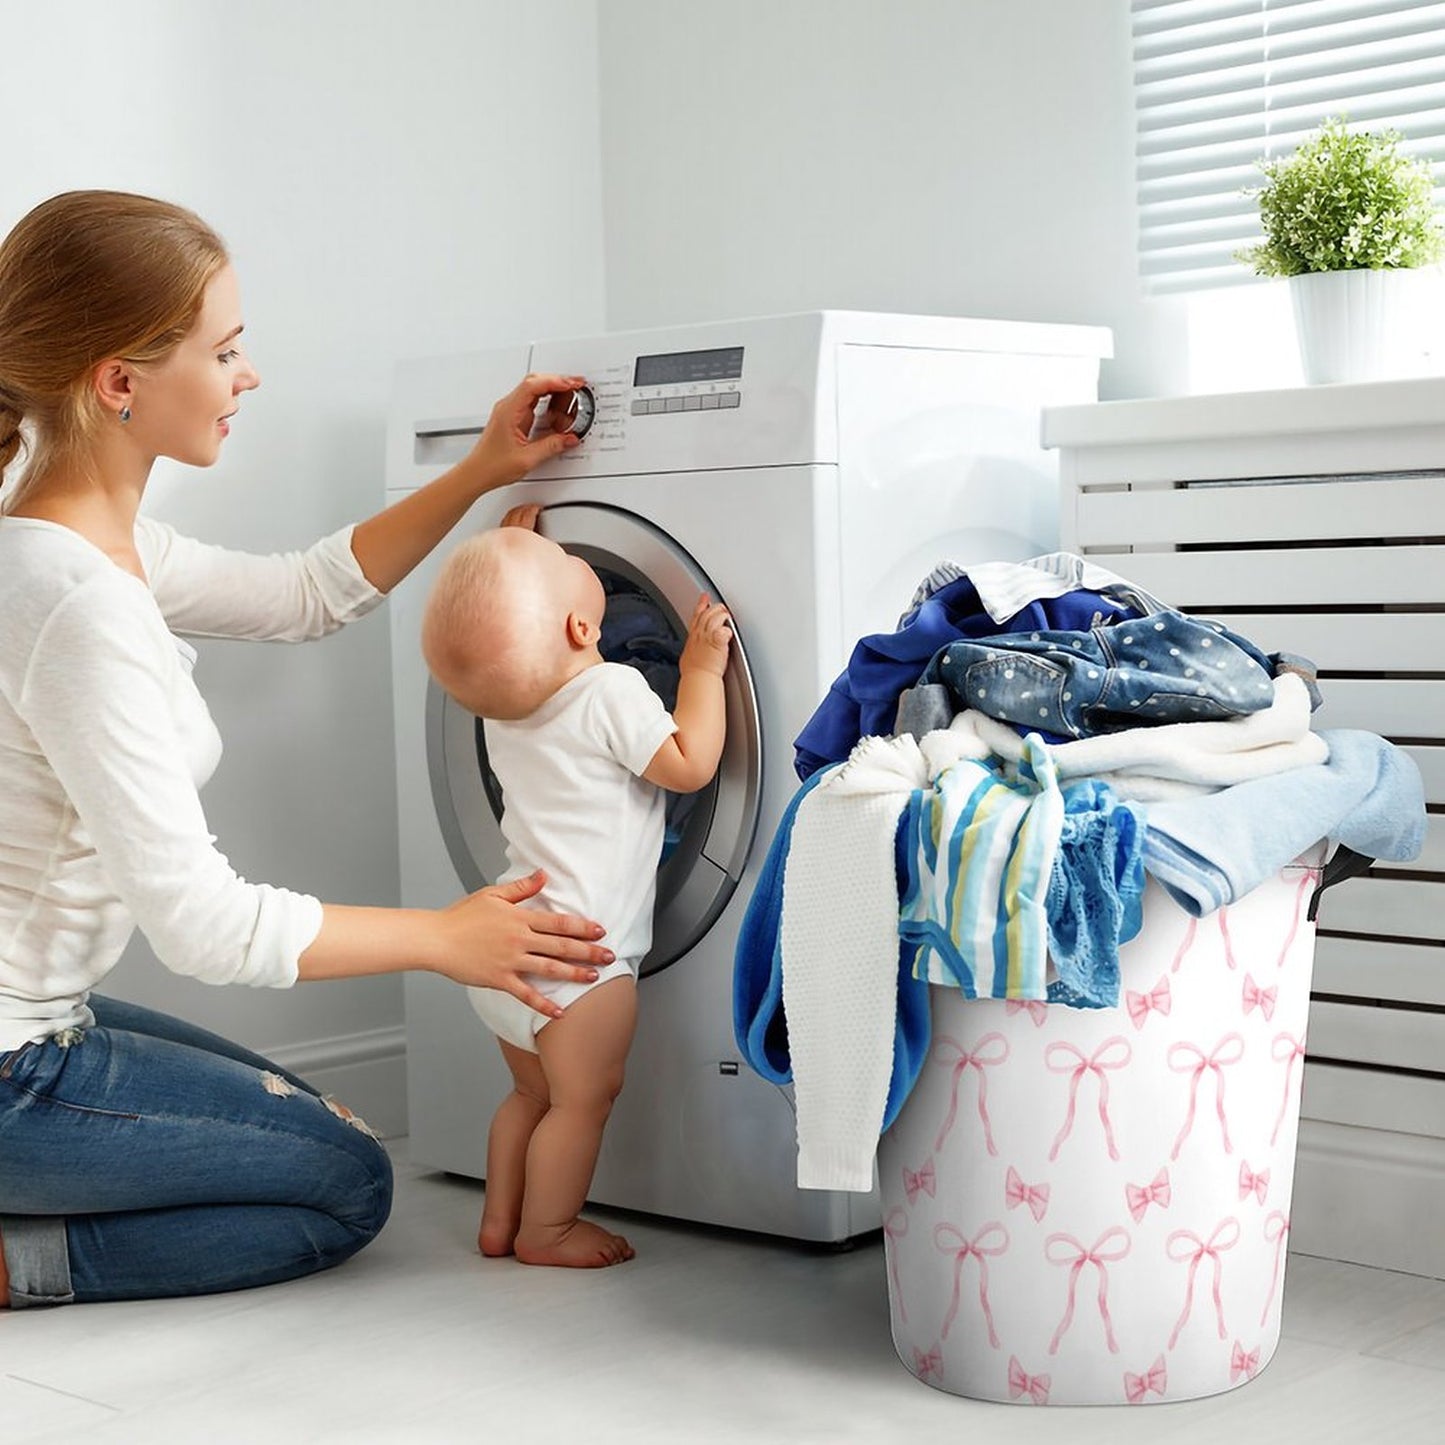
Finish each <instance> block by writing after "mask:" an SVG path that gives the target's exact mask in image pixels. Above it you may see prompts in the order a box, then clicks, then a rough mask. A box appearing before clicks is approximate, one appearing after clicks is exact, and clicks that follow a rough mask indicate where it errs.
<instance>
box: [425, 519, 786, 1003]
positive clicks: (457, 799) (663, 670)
mask: <svg viewBox="0 0 1445 1445" xmlns="http://www.w3.org/2000/svg"><path fill="white" fill-rule="evenodd" d="M539 530H540V531H542V532H543V534H544V535H546V536H548V537H550V538H551V539H552V540H553V541H555V542H557V543H559V544H560V545H561V546H563V547H564V548H566V550H567V551H568V552H572V553H574V554H576V555H577V556H580V557H582V558H584V559H585V560H586V561H587V562H588V564H589V565H590V566H591V567H592V568H593V570H594V571H595V572H596V573H597V575H598V576H599V577H600V578H601V579H602V584H603V588H604V590H605V591H606V592H607V596H608V602H607V612H606V615H605V616H604V618H603V622H602V644H601V645H602V653H603V656H604V658H606V659H607V660H608V661H612V662H626V663H630V664H631V665H633V666H636V667H638V668H639V670H640V671H641V672H642V673H643V675H644V676H645V677H646V678H647V680H648V682H649V683H650V684H651V685H652V687H653V689H654V691H656V692H657V693H658V695H659V696H660V697H661V698H662V700H663V703H664V704H665V705H666V706H667V708H668V710H669V711H671V709H672V707H673V704H674V702H675V694H676V687H677V666H676V663H677V658H678V655H679V654H680V653H681V651H682V644H683V641H684V639H685V638H686V636H687V626H686V621H685V619H686V618H688V617H690V616H691V615H692V609H693V605H694V603H695V602H696V601H697V597H698V594H699V593H700V592H706V593H708V594H709V595H710V596H711V597H713V598H714V599H715V600H717V601H721V602H723V603H726V601H727V598H725V597H720V596H719V595H718V590H717V588H716V587H714V586H713V584H712V583H711V582H710V581H709V579H708V578H707V576H706V574H705V573H704V572H703V571H702V569H701V568H700V567H699V566H698V565H697V563H696V562H694V561H693V559H692V558H691V557H690V556H689V555H688V554H687V553H686V552H685V551H684V550H683V548H682V547H681V546H680V545H679V544H678V543H677V542H676V541H674V540H673V539H672V538H670V537H669V536H667V535H666V534H665V533H664V532H661V531H659V530H658V528H656V527H655V526H653V525H652V523H650V522H648V521H647V520H646V519H645V518H642V517H639V516H637V515H636V514H635V513H632V512H627V511H623V510H621V509H619V508H616V507H608V506H602V505H599V504H595V503H589V502H563V503H559V504H558V505H555V506H550V507H548V508H547V509H546V510H545V511H544V512H543V513H542V518H541V522H540V527H539ZM733 631H734V635H733V643H732V647H731V649H730V656H729V660H728V668H727V673H726V675H725V677H724V678H723V691H724V695H725V697H726V699H727V740H726V743H725V744H724V747H723V754H722V761H721V763H720V764H719V766H718V771H717V775H716V777H714V779H713V781H712V782H711V783H709V784H708V786H707V787H706V788H704V789H702V790H701V791H700V792H697V793H692V794H686V795H683V794H669V795H668V809H667V834H666V839H665V842H664V845H663V855H662V860H661V863H660V864H659V868H658V876H657V905H656V911H655V913H654V916H653V926H652V948H651V950H650V951H649V953H648V955H647V957H646V958H645V959H644V960H643V962H642V969H641V971H642V974H643V976H644V977H645V976H646V975H648V974H651V973H657V972H658V971H660V970H661V969H664V968H666V967H667V966H668V965H669V964H671V963H674V962H676V961H677V960H678V959H679V958H681V957H682V956H683V955H684V954H686V953H687V951H688V950H689V949H690V948H691V947H692V946H693V944H695V943H696V942H697V941H698V939H700V938H701V937H702V936H703V934H705V933H706V932H707V931H708V929H709V928H711V927H712V925H713V923H714V922H715V921H716V919H717V918H718V915H719V914H721V912H722V910H723V908H724V906H725V905H726V904H727V901H728V899H729V898H730V897H731V896H732V892H733V890H734V889H735V888H736V887H737V885H738V880H739V879H740V878H741V877H742V872H743V866H744V864H745V863H746V861H747V857H748V852H749V850H750V849H751V847H752V844H753V837H754V834H755V833H756V831H757V821H758V808H759V804H760V801H761V796H762V757H763V749H762V735H761V726H760V723H759V719H758V708H757V701H756V697H755V694H754V690H753V678H752V672H751V670H750V669H749V667H748V659H747V650H746V647H745V645H744V642H743V639H742V638H741V637H739V636H738V635H737V628H736V625H734V630H733ZM426 735H427V762H428V768H429V771H430V774H431V788H432V799H433V802H434V803H435V806H436V813H437V821H438V823H439V824H440V826H441V831H442V835H443V837H444V838H445V840H446V845H447V851H448V852H449V853H450V854H451V859H452V863H453V865H454V866H455V868H456V870H457V876H458V877H459V878H460V879H461V881H462V883H463V885H464V886H465V887H466V888H468V889H476V888H481V887H484V886H485V885H487V884H489V883H492V882H495V881H496V879H497V878H499V877H500V876H501V875H502V873H503V871H504V870H505V868H506V866H507V856H506V845H505V843H504V841H503V838H502V830H501V825H500V821H499V820H500V818H501V815H502V806H503V799H502V796H501V790H500V787H499V786H498V784H497V781H496V778H495V776H494V775H493V773H492V771H491V768H490V767H489V766H488V764H487V748H486V737H485V734H484V732H483V729H482V724H481V722H480V721H479V720H478V719H477V718H475V717H473V716H472V714H471V713H469V712H467V711H466V709H464V708H462V707H460V706H459V705H458V704H457V703H456V702H454V701H453V700H452V699H451V698H450V697H448V696H447V694H446V693H445V692H443V691H442V690H441V688H439V687H438V686H437V685H436V683H435V682H431V681H429V682H428V685H427V726H426Z"/></svg>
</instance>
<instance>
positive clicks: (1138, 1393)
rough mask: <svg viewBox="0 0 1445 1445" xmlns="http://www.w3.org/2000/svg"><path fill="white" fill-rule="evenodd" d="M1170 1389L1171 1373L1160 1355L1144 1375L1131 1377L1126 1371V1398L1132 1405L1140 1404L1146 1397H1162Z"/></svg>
mask: <svg viewBox="0 0 1445 1445" xmlns="http://www.w3.org/2000/svg"><path fill="white" fill-rule="evenodd" d="M1168 1388H1169V1371H1168V1369H1167V1367H1166V1366H1165V1364H1164V1356H1163V1355H1160V1356H1159V1358H1158V1359H1157V1360H1155V1361H1154V1363H1153V1364H1152V1365H1150V1366H1149V1368H1148V1369H1147V1370H1145V1371H1144V1373H1143V1374H1142V1375H1131V1374H1130V1373H1129V1372H1128V1371H1127V1370H1125V1371H1124V1398H1125V1399H1126V1400H1128V1402H1129V1403H1130V1404H1131V1405H1137V1404H1139V1403H1140V1402H1141V1401H1142V1400H1143V1399H1144V1396H1145V1395H1160V1396H1162V1395H1163V1394H1164V1392H1165V1390H1167V1389H1168Z"/></svg>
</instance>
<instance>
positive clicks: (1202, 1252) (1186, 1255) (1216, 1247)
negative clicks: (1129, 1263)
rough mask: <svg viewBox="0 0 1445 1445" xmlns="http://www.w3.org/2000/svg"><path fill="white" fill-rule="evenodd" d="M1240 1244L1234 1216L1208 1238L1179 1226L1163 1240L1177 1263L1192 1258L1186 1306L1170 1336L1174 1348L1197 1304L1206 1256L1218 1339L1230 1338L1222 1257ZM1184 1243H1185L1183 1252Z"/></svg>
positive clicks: (1187, 1284)
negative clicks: (1197, 1283)
mask: <svg viewBox="0 0 1445 1445" xmlns="http://www.w3.org/2000/svg"><path fill="white" fill-rule="evenodd" d="M1238 1243H1239V1221H1238V1220H1237V1219H1235V1218H1234V1216H1233V1215H1231V1216H1230V1217H1229V1218H1228V1219H1224V1220H1221V1221H1220V1223H1219V1224H1218V1225H1217V1226H1216V1228H1215V1230H1214V1233H1213V1234H1211V1235H1210V1236H1209V1239H1208V1240H1207V1241H1206V1240H1202V1239H1200V1237H1199V1236H1198V1235H1197V1234H1191V1233H1190V1232H1189V1231H1188V1230H1187V1229H1176V1230H1175V1231H1174V1233H1173V1234H1171V1235H1170V1236H1169V1238H1168V1239H1166V1240H1165V1241H1164V1249H1165V1252H1166V1253H1167V1254H1168V1256H1169V1258H1170V1259H1172V1260H1173V1261H1174V1262H1175V1263H1176V1264H1183V1263H1184V1261H1185V1260H1188V1261H1189V1277H1188V1279H1187V1280H1186V1281H1185V1284H1184V1308H1183V1310H1181V1311H1180V1314H1179V1318H1178V1320H1176V1321H1175V1324H1174V1329H1173V1331H1172V1332H1171V1333H1170V1336H1169V1348H1170V1349H1171V1350H1172V1349H1173V1348H1174V1346H1175V1345H1177V1344H1178V1343H1179V1335H1180V1332H1181V1331H1182V1330H1183V1329H1184V1326H1185V1325H1186V1324H1187V1323H1188V1322H1189V1312H1190V1310H1191V1309H1192V1308H1193V1307H1194V1277H1195V1275H1196V1274H1198V1273H1199V1266H1200V1264H1201V1263H1202V1262H1203V1261H1204V1260H1206V1259H1207V1260H1209V1262H1210V1264H1211V1265H1213V1267H1214V1291H1213V1293H1214V1312H1215V1315H1216V1316H1217V1317H1218V1321H1219V1338H1220V1339H1221V1340H1222V1339H1225V1338H1227V1333H1228V1332H1227V1331H1226V1330H1225V1327H1224V1303H1223V1301H1222V1299H1221V1297H1220V1286H1221V1285H1222V1284H1223V1274H1224V1262H1223V1260H1221V1259H1220V1257H1219V1256H1220V1254H1221V1253H1222V1252H1223V1251H1224V1250H1226V1249H1233V1248H1234V1246H1235V1245H1236V1244H1238ZM1181 1245H1182V1246H1183V1250H1182V1252H1181V1249H1180V1246H1181Z"/></svg>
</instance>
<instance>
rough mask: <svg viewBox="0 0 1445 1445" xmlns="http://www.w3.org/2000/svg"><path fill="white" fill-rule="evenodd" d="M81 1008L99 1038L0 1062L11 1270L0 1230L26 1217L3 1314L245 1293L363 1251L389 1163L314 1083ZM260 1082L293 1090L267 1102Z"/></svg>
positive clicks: (2, 1177) (97, 1001)
mask: <svg viewBox="0 0 1445 1445" xmlns="http://www.w3.org/2000/svg"><path fill="white" fill-rule="evenodd" d="M90 1007H91V1010H92V1011H93V1013H94V1014H95V1026H94V1027H92V1028H89V1029H84V1030H71V1031H69V1032H68V1033H66V1034H61V1035H58V1036H56V1037H54V1038H50V1039H47V1040H45V1041H44V1042H42V1043H35V1044H26V1045H24V1046H22V1047H21V1048H18V1049H13V1050H11V1051H10V1052H8V1053H0V1232H4V1233H5V1234H6V1255H7V1258H8V1257H10V1253H11V1244H12V1241H11V1238H10V1233H9V1231H8V1229H7V1224H8V1220H9V1219H10V1218H14V1217H24V1218H25V1219H26V1227H25V1228H24V1229H23V1230H19V1231H16V1234H17V1235H18V1237H19V1239H20V1240H21V1241H22V1243H21V1248H22V1249H23V1250H24V1254H23V1257H22V1258H20V1259H19V1260H17V1261H16V1263H17V1264H18V1265H19V1271H18V1273H19V1275H20V1278H21V1280H22V1281H23V1285H24V1291H25V1294H26V1296H27V1297H26V1298H22V1299H17V1300H16V1301H15V1302H16V1303H18V1304H42V1303H64V1302H68V1301H70V1300H75V1301H88V1300H116V1299H152V1298H157V1297H160V1296H166V1295H195V1294H210V1293H213V1292H218V1291H221V1290H232V1289H244V1288H247V1287H248V1286H251V1285H259V1284H269V1283H272V1282H275V1281H278V1280H283V1279H293V1278H295V1277H297V1276H299V1275H304V1274H310V1273H312V1272H313V1271H315V1270H319V1269H325V1268H327V1267H329V1266H331V1265H334V1264H339V1263H340V1262H341V1261H342V1260H343V1259H346V1258H347V1257H348V1256H350V1255H352V1254H354V1253H356V1251H357V1250H358V1249H360V1248H361V1247H362V1246H363V1245H365V1244H366V1243H367V1242H368V1241H370V1240H371V1239H372V1238H374V1237H375V1235H376V1233H377V1232H378V1231H379V1230H380V1229H381V1227H382V1225H383V1224H384V1223H385V1222H386V1217H387V1214H388V1212H389V1210H390V1208H391V1186H392V1177H391V1164H390V1161H389V1160H388V1158H387V1154H386V1151H385V1149H383V1148H382V1146H381V1145H380V1144H379V1143H378V1142H377V1141H376V1140H375V1139H373V1138H372V1137H371V1136H370V1135H369V1134H368V1133H365V1132H363V1131H362V1130H361V1129H358V1128H356V1127H354V1126H353V1125H350V1124H347V1123H346V1122H344V1121H343V1120H342V1119H340V1118H338V1117H337V1116H336V1115H335V1114H333V1113H332V1112H331V1110H330V1109H329V1108H328V1107H327V1106H326V1105H325V1104H324V1103H323V1102H322V1101H321V1099H320V1098H318V1097H317V1095H316V1093H315V1091H314V1090H312V1089H311V1088H310V1086H309V1085H307V1084H306V1083H305V1082H304V1081H302V1080H300V1079H298V1078H296V1077H295V1076H294V1075H290V1074H287V1073H286V1072H285V1070H283V1069H279V1068H277V1067H276V1066H275V1065H274V1064H271V1063H270V1062H268V1061H267V1060H266V1059H263V1058H261V1057H260V1056H259V1055H256V1054H252V1053H250V1052H249V1051H248V1050H245V1049H242V1048H240V1047H239V1046H237V1045H235V1044H231V1043H228V1042H227V1041H226V1040H224V1039H220V1038H217V1037H216V1036H215V1035H214V1034H209V1033H207V1032H205V1030H203V1029H198V1028H195V1027H194V1026H192V1025H190V1024H186V1023H182V1022H181V1021H180V1020H179V1019H172V1018H168V1017H167V1016H166V1015H164V1014H159V1013H154V1012H152V1011H151V1010H150V1009H143V1008H139V1007H137V1006H136V1005H134V1004H125V1003H119V1002H117V1001H115V1000H113V999H103V998H100V997H98V996H95V995H92V996H91V999H90ZM267 1073H269V1074H272V1075H274V1076H276V1078H277V1079H278V1080H281V1079H284V1080H286V1081H287V1085H289V1086H290V1088H291V1089H294V1092H290V1091H289V1090H288V1088H287V1086H286V1085H280V1086H279V1090H280V1091H279V1092H275V1091H272V1090H268V1089H267V1088H266V1086H265V1083H264V1082H263V1078H262V1075H263V1074H267ZM62 1266H65V1267H62ZM14 1293H15V1282H14V1280H13V1279H12V1294H14Z"/></svg>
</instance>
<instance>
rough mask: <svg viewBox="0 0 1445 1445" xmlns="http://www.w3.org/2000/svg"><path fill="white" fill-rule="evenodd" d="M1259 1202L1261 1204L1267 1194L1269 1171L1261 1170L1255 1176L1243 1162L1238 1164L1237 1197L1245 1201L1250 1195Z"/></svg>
mask: <svg viewBox="0 0 1445 1445" xmlns="http://www.w3.org/2000/svg"><path fill="white" fill-rule="evenodd" d="M1251 1193H1252V1194H1253V1195H1254V1197H1255V1198H1256V1199H1257V1200H1259V1202H1260V1203H1261V1204H1263V1203H1264V1201H1265V1196H1266V1195H1268V1193H1269V1170H1268V1169H1261V1170H1260V1171H1259V1173H1258V1174H1256V1173H1255V1172H1254V1171H1253V1170H1252V1169H1251V1168H1250V1167H1249V1165H1248V1164H1247V1163H1245V1162H1244V1160H1240V1163H1239V1197H1240V1198H1241V1199H1246V1198H1248V1197H1249V1195H1250V1194H1251Z"/></svg>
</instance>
